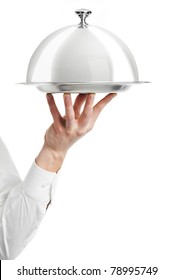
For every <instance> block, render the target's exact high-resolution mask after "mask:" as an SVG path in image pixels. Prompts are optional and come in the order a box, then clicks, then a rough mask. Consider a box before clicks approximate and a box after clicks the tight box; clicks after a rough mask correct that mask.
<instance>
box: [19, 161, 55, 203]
mask: <svg viewBox="0 0 173 280" xmlns="http://www.w3.org/2000/svg"><path fill="white" fill-rule="evenodd" d="M58 177H59V176H58V173H55V172H49V171H47V170H44V169H42V168H40V167H39V166H38V165H37V164H36V163H35V162H34V163H33V164H32V166H31V168H30V170H29V172H28V174H27V175H26V177H25V179H24V181H23V183H22V189H23V190H24V192H25V193H26V194H27V195H28V196H30V197H31V198H33V199H35V200H38V201H40V202H45V203H49V202H50V201H52V199H53V195H54V193H55V188H56V183H57V179H58Z"/></svg>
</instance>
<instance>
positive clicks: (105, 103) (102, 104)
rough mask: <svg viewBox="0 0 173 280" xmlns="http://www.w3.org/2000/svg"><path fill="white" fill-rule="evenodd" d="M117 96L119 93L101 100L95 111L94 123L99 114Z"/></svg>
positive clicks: (110, 94) (111, 94)
mask: <svg viewBox="0 0 173 280" xmlns="http://www.w3.org/2000/svg"><path fill="white" fill-rule="evenodd" d="M115 96H117V93H109V94H108V95H106V96H105V97H104V98H103V99H101V100H100V101H99V102H98V103H97V104H96V105H95V106H94V109H93V119H94V121H96V120H97V118H98V116H99V114H100V113H101V111H102V110H103V108H104V107H105V106H106V105H107V104H108V103H109V102H110V101H111V100H112V99H113V98H114V97H115Z"/></svg>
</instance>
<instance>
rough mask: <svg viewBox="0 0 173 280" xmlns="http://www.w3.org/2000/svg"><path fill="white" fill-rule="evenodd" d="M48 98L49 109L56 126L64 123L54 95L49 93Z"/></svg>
mask: <svg viewBox="0 0 173 280" xmlns="http://www.w3.org/2000/svg"><path fill="white" fill-rule="evenodd" d="M46 98H47V102H48V105H49V109H50V112H51V115H52V118H53V120H54V123H55V125H58V124H60V123H62V121H63V118H62V116H61V114H60V112H59V110H58V108H57V106H56V103H55V100H54V97H53V95H52V94H51V93H47V95H46Z"/></svg>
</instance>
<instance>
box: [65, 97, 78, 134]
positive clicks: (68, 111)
mask: <svg viewBox="0 0 173 280" xmlns="http://www.w3.org/2000/svg"><path fill="white" fill-rule="evenodd" d="M64 106H65V119H66V127H67V128H71V127H72V125H73V123H74V121H75V114H74V109H73V104H72V99H71V94H70V93H64Z"/></svg>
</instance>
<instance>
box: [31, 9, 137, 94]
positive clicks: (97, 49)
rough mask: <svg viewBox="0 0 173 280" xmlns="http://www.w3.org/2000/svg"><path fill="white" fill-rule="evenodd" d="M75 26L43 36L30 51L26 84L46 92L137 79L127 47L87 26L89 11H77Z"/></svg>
mask: <svg viewBox="0 0 173 280" xmlns="http://www.w3.org/2000/svg"><path fill="white" fill-rule="evenodd" d="M76 14H77V15H78V16H79V17H80V23H79V24H78V25H71V26H67V27H64V28H61V29H59V30H57V31H55V32H54V33H52V34H50V35H49V36H48V37H46V38H45V39H44V40H43V41H42V42H41V43H40V45H39V46H38V47H37V49H36V50H35V52H34V53H33V55H32V57H31V59H30V62H29V66H28V71H27V78H26V84H32V85H35V86H37V87H38V88H39V89H40V90H42V91H45V92H52V93H55V92H69V91H70V92H81V93H85V92H86V93H87V92H107V91H111V92H114V91H117V90H122V89H125V88H127V87H129V86H130V85H132V84H134V83H140V82H139V81H138V70H137V66H136V62H135V60H134V57H133V55H132V53H131V52H130V50H129V49H128V47H127V46H126V45H125V44H124V43H123V42H122V40H121V39H120V38H118V37H117V36H116V35H115V34H113V33H111V32H110V31H108V30H105V29H103V28H100V27H96V26H92V25H89V24H88V23H87V22H86V18H87V17H88V16H89V15H90V14H91V11H89V10H86V9H80V10H77V11H76Z"/></svg>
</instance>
